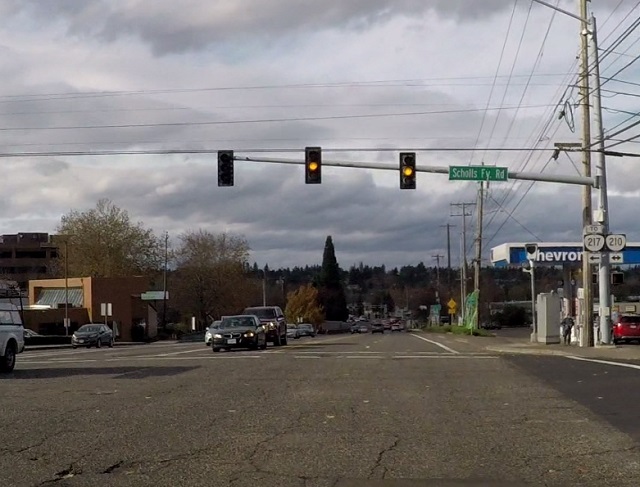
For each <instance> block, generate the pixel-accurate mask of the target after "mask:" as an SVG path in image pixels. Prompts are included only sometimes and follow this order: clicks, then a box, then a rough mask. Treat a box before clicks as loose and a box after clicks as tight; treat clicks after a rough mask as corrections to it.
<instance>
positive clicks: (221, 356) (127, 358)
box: [49, 354, 262, 363]
mask: <svg viewBox="0 0 640 487" xmlns="http://www.w3.org/2000/svg"><path fill="white" fill-rule="evenodd" d="M243 358H262V356H261V355H226V354H223V355H213V354H212V355H209V356H201V357H157V356H153V355H149V356H147V357H145V356H141V357H122V358H109V359H107V360H106V362H122V361H123V360H202V359H205V360H211V359H215V360H226V359H243ZM49 363H51V362H49Z"/></svg>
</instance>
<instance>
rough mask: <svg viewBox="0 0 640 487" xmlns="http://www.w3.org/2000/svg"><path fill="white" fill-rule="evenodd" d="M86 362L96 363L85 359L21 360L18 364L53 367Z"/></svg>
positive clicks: (93, 360)
mask: <svg viewBox="0 0 640 487" xmlns="http://www.w3.org/2000/svg"><path fill="white" fill-rule="evenodd" d="M88 362H97V360H95V359H85V360H81V359H78V360H71V359H70V360H46V361H44V360H38V361H27V360H21V361H20V362H19V363H20V364H39V365H41V364H48V365H55V364H86V363H88Z"/></svg>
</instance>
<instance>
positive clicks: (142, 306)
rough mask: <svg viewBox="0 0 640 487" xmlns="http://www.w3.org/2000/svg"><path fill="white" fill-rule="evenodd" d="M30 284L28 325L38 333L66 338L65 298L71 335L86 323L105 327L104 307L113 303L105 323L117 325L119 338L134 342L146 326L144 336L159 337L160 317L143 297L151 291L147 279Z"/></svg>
mask: <svg viewBox="0 0 640 487" xmlns="http://www.w3.org/2000/svg"><path fill="white" fill-rule="evenodd" d="M67 285H68V286H67V287H65V280H64V279H44V280H33V281H30V282H29V309H28V310H25V325H26V326H27V327H28V328H30V329H32V330H34V331H37V332H39V333H43V334H47V335H53V334H60V335H64V334H65V330H64V325H63V323H64V316H65V297H66V296H68V303H67V306H66V308H67V310H66V312H67V314H68V316H69V319H70V321H71V328H70V330H69V332H70V333H73V331H75V330H77V329H78V328H79V327H80V326H82V325H84V324H86V323H105V317H104V316H102V313H101V304H102V303H111V308H112V315H111V316H108V317H107V319H106V322H107V325H109V327H111V328H113V324H114V323H117V332H118V338H119V339H120V340H123V341H131V340H134V339H135V338H134V336H133V333H132V330H133V328H134V327H135V326H137V325H141V324H144V336H145V337H147V338H154V337H155V336H156V335H157V313H156V311H155V309H154V308H153V306H152V305H151V303H149V302H148V301H143V299H142V294H143V293H145V292H146V291H147V290H148V289H149V279H147V278H146V277H141V276H135V277H72V278H69V279H68V281H67Z"/></svg>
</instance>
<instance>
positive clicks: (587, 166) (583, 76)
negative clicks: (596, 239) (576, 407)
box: [580, 0, 593, 347]
mask: <svg viewBox="0 0 640 487" xmlns="http://www.w3.org/2000/svg"><path fill="white" fill-rule="evenodd" d="M587 3H588V0H580V18H582V19H586V18H587V15H588V14H587V10H588V9H587ZM585 30H586V26H585V25H584V24H583V23H582V22H580V104H581V105H582V164H583V172H584V175H585V176H587V177H590V176H591V152H590V150H591V108H590V106H589V40H588V38H587V35H586V32H585ZM592 218H593V213H592V208H591V187H590V186H583V189H582V226H583V227H585V226H587V225H591V223H592ZM581 233H582V232H581ZM585 250H586V249H585ZM591 287H592V285H591V264H589V252H586V251H585V252H583V254H582V290H583V293H584V294H583V303H584V306H583V310H582V317H583V318H582V319H583V321H584V323H583V328H582V333H580V346H581V347H590V346H593V292H592V289H591Z"/></svg>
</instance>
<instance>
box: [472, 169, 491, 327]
mask: <svg viewBox="0 0 640 487" xmlns="http://www.w3.org/2000/svg"><path fill="white" fill-rule="evenodd" d="M483 165H484V163H483ZM487 184H488V183H487ZM477 205H478V219H477V222H476V258H475V260H474V262H473V264H474V265H473V291H474V292H475V293H476V303H477V304H476V307H477V312H476V314H475V316H476V318H475V323H473V327H474V328H478V320H479V319H480V271H481V270H482V217H483V212H484V181H480V186H479V187H478V201H477Z"/></svg>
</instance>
